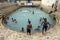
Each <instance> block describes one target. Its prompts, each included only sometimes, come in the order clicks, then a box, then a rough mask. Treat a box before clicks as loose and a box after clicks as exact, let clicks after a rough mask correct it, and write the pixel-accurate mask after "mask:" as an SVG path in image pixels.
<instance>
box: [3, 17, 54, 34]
mask: <svg viewBox="0 0 60 40" xmlns="http://www.w3.org/2000/svg"><path fill="white" fill-rule="evenodd" d="M6 19H8V20H9V17H6V18H4V17H3V20H4V22H5V23H6V24H7V21H6ZM54 19H55V18H54ZM12 21H13V22H15V23H17V21H16V19H13V18H12ZM40 22H41V25H42V26H43V28H42V34H44V32H46V31H47V29H49V28H50V27H49V26H50V24H49V22H47V18H44V17H43V18H40ZM31 29H32V24H31V20H30V19H28V24H27V34H29V35H31ZM35 30H38V31H39V30H40V26H39V25H38V26H37V28H36V29H35ZM21 31H24V28H23V27H22V30H21Z"/></svg>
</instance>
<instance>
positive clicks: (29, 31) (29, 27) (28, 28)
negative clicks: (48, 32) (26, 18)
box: [27, 22, 32, 35]
mask: <svg viewBox="0 0 60 40" xmlns="http://www.w3.org/2000/svg"><path fill="white" fill-rule="evenodd" d="M31 28H32V24H31V22H29V24H28V25H27V34H29V35H31Z"/></svg>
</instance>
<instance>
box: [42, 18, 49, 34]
mask: <svg viewBox="0 0 60 40" xmlns="http://www.w3.org/2000/svg"><path fill="white" fill-rule="evenodd" d="M42 24H43V28H42V34H44V31H45V32H46V31H47V29H48V25H50V24H49V22H47V19H46V18H45V19H44V21H43V22H42Z"/></svg>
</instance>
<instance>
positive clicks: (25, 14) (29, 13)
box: [6, 7, 55, 32]
mask: <svg viewBox="0 0 60 40" xmlns="http://www.w3.org/2000/svg"><path fill="white" fill-rule="evenodd" d="M33 11H34V14H33ZM8 17H9V20H7V22H8V23H7V24H6V25H7V27H8V28H10V29H13V30H16V31H21V28H22V27H23V28H24V31H25V32H26V27H27V24H28V19H30V21H31V24H32V30H31V31H32V32H36V31H35V30H34V29H35V28H37V26H38V25H39V26H40V28H41V29H42V27H43V26H42V25H41V22H40V21H39V20H40V18H43V17H44V18H47V21H48V22H49V23H50V24H51V26H53V25H54V24H55V21H54V20H53V19H52V17H51V16H50V15H49V14H47V13H46V12H44V11H42V10H40V9H39V8H37V7H21V8H19V9H18V10H16V11H14V12H12V13H11V14H10V15H8ZM12 18H14V19H16V21H17V23H15V22H12Z"/></svg>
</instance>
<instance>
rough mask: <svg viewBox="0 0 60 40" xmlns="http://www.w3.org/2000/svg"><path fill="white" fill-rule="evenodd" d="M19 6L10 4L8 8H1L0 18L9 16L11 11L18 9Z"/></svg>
mask: <svg viewBox="0 0 60 40" xmlns="http://www.w3.org/2000/svg"><path fill="white" fill-rule="evenodd" d="M18 8H19V6H18V5H17V4H10V5H9V6H6V5H5V6H4V7H3V6H2V7H1V9H0V17H2V16H3V15H5V16H6V15H8V14H10V13H11V12H12V11H14V10H16V9H18Z"/></svg>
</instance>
